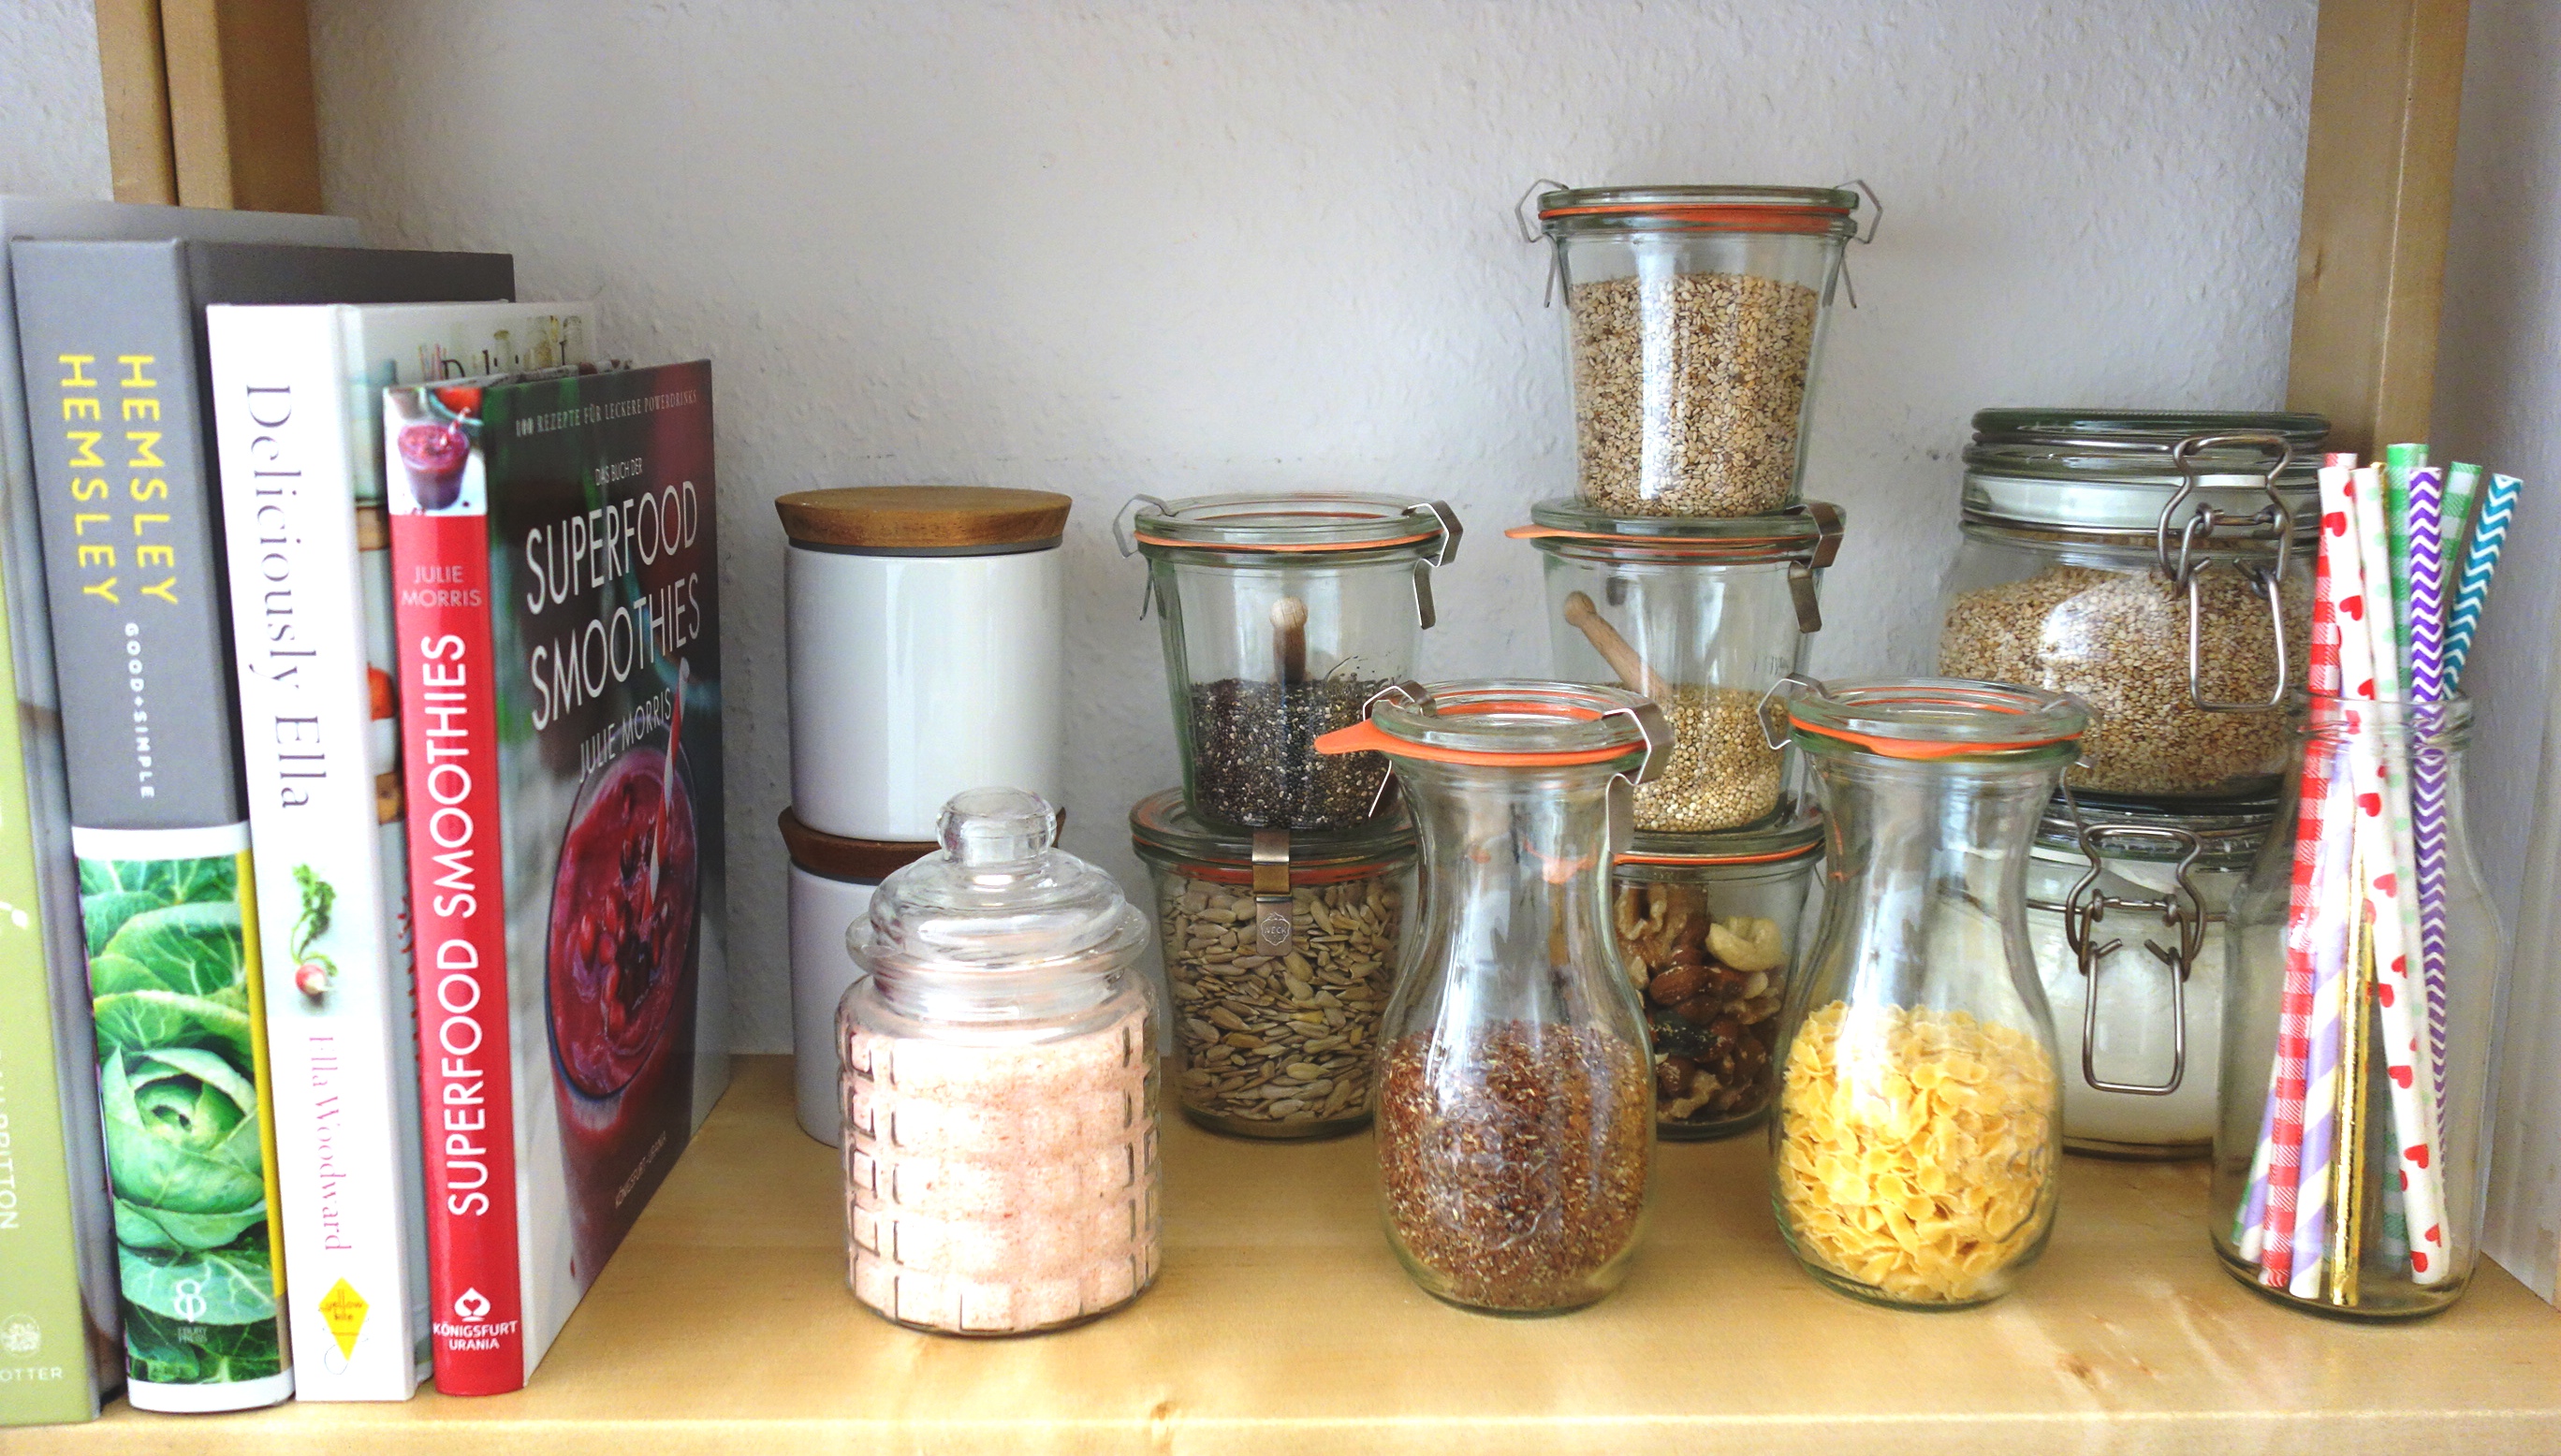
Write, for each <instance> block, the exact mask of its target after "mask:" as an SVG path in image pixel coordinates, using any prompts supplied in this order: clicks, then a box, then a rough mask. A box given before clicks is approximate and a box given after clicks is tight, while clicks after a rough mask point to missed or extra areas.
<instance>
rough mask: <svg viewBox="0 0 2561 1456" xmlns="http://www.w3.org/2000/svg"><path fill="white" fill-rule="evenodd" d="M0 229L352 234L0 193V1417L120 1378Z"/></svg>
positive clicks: (81, 956)
mask: <svg viewBox="0 0 2561 1456" xmlns="http://www.w3.org/2000/svg"><path fill="white" fill-rule="evenodd" d="M12 238H31V239H32V238H52V239H113V238H205V239H230V240H235V241H241V242H269V243H297V242H298V243H335V244H346V243H355V242H356V241H357V235H356V224H355V222H354V220H352V219H348V218H321V217H306V216H301V215H295V214H284V213H247V212H229V211H223V210H219V209H210V208H166V207H148V206H137V205H130V204H122V203H106V202H89V201H84V200H74V199H65V198H35V197H7V196H0V600H4V601H5V602H6V603H7V608H8V609H7V614H6V615H7V621H6V624H5V631H0V711H5V710H8V709H14V712H10V713H9V714H8V718H7V721H6V722H5V723H0V1132H5V1136H6V1146H5V1148H0V1155H5V1157H6V1159H7V1162H8V1170H7V1171H8V1179H9V1193H10V1195H11V1199H10V1209H9V1213H10V1216H9V1217H6V1218H0V1426H11V1425H28V1424H38V1423H45V1422H54V1421H74V1420H85V1419H88V1418H90V1417H92V1416H94V1415H96V1414H97V1410H98V1402H99V1400H100V1399H101V1398H102V1397H103V1396H105V1395H107V1394H110V1393H112V1392H113V1391H114V1390H116V1389H117V1388H119V1387H120V1386H122V1385H123V1383H124V1361H123V1359H122V1351H121V1344H120V1329H119V1326H120V1321H119V1320H118V1319H117V1316H116V1300H115V1235H114V1223H113V1221H112V1219H111V1217H110V1216H109V1208H108V1202H107V1193H106V1168H105V1162H104V1155H103V1153H102V1152H101V1150H100V1148H99V1144H98V1135H99V1128H98V1109H97V1076H96V1060H95V1057H94V1054H93V1052H92V1050H91V1049H92V1046H93V1038H92V1036H91V1028H90V1022H89V998H88V957H87V953H86V947H85V944H84V943H83V940H82V936H81V919H80V908H81V906H80V879H79V874H78V871H77V869H76V867H75V865H74V863H73V860H72V846H71V809H70V805H69V801H68V798H67V791H66V789H65V786H64V781H63V735H62V721H61V718H60V716H59V715H58V714H57V712H56V708H55V697H54V658H53V631H52V626H51V623H50V622H49V621H48V619H47V616H46V610H45V589H44V559H43V554H42V549H41V546H40V543H39V540H38V535H37V530H36V521H35V509H36V483H35V466H34V457H33V455H32V454H31V452H30V446H31V440H30V438H29V435H28V429H27V424H28V420H27V410H26V395H25V392H24V387H23V379H22V375H21V373H20V370H19V360H18V314H17V305H16V295H15V293H14V292H13V290H12V289H11V287H10V279H9V259H8V249H7V243H6V240H8V239H12Z"/></svg>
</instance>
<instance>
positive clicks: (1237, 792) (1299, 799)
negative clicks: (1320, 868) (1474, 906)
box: [1112, 491, 1459, 831]
mask: <svg viewBox="0 0 2561 1456" xmlns="http://www.w3.org/2000/svg"><path fill="white" fill-rule="evenodd" d="M1112 534H1113V535H1114V536H1115V537H1116V538H1117V539H1118V541H1119V545H1120V550H1121V554H1122V555H1124V556H1127V555H1143V556H1144V557H1145V558H1146V559H1147V593H1146V595H1145V596H1144V597H1142V598H1140V610H1141V611H1142V612H1143V611H1145V610H1146V609H1147V608H1148V607H1149V606H1151V605H1152V606H1153V608H1154V609H1155V612H1156V617H1157V620H1158V622H1159V623H1161V624H1162V626H1163V634H1164V647H1165V683H1166V687H1167V688H1168V690H1169V691H1170V693H1171V695H1172V699H1173V710H1174V740H1175V744H1176V746H1177V748H1178V749H1179V750H1180V752H1181V755H1182V763H1183V796H1184V799H1185V801H1186V802H1188V803H1189V804H1190V805H1191V807H1192V811H1193V812H1194V813H1196V814H1198V815H1200V816H1201V817H1202V818H1203V819H1206V820H1209V821H1210V822H1212V823H1216V824H1222V825H1228V826H1232V827H1235V828H1239V829H1247V830H1256V829H1305V830H1322V831H1338V830H1345V829H1349V828H1352V827H1354V826H1356V825H1358V824H1360V823H1362V822H1363V821H1365V820H1367V819H1369V818H1370V817H1371V816H1372V815H1373V814H1375V813H1378V812H1380V810H1381V809H1382V808H1383V807H1384V803H1383V801H1382V799H1381V798H1380V790H1381V789H1382V788H1383V787H1384V786H1385V784H1386V782H1387V763H1386V760H1384V759H1382V758H1380V757H1379V756H1378V755H1377V754H1375V753H1361V754H1354V755H1352V756H1350V757H1344V758H1337V757H1328V756H1325V755H1323V754H1320V753H1318V752H1316V750H1315V747H1314V744H1315V740H1316V738H1317V737H1318V736H1319V735H1321V734H1323V733H1325V732H1328V731H1330V730H1332V729H1334V728H1342V727H1345V726H1346V725H1349V724H1354V723H1358V722H1360V721H1361V717H1362V714H1363V713H1364V712H1365V711H1366V709H1367V708H1368V705H1369V700H1370V698H1371V697H1372V695H1374V694H1376V693H1377V692H1378V691H1379V690H1380V689H1382V688H1385V687H1387V686H1388V685H1389V684H1391V683H1396V682H1400V681H1402V680H1404V679H1406V678H1408V677H1411V676H1412V675H1413V673H1414V668H1415V653H1416V650H1417V649H1418V647H1419V646H1420V645H1421V634H1422V633H1423V632H1424V631H1426V630H1428V629H1429V628H1430V627H1431V626H1432V624H1433V621H1434V618H1435V612H1434V609H1433V603H1432V568H1433V567H1435V566H1447V565H1449V564H1450V562H1451V560H1452V559H1453V558H1454V557H1456V555H1457V553H1458V536H1459V527H1458V518H1457V514H1456V513H1455V512H1453V511H1451V509H1450V507H1449V506H1448V505H1447V504H1445V503H1443V502H1440V501H1417V500H1414V499H1413V498H1411V497H1407V496H1384V495H1355V494H1351V493H1347V492H1340V491H1297V492H1287V493H1279V494H1265V495H1218V496H1198V497H1193V498H1190V499H1186V500H1177V501H1161V500H1158V499H1156V498H1155V497H1154V496H1138V497H1135V498H1133V499H1132V500H1131V501H1130V502H1129V504H1128V505H1126V506H1124V507H1122V508H1121V513H1120V515H1119V517H1118V518H1116V519H1115V520H1114V521H1113V522H1112Z"/></svg>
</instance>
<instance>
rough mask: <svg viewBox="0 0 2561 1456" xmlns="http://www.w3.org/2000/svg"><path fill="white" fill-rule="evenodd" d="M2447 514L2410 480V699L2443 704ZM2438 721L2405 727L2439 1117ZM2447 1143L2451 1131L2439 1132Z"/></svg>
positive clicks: (2441, 815) (2428, 489)
mask: <svg viewBox="0 0 2561 1456" xmlns="http://www.w3.org/2000/svg"><path fill="white" fill-rule="evenodd" d="M2443 507H2444V500H2443V498H2442V495H2441V493H2440V476H2439V473H2438V471H2437V470H2436V468H2435V467H2433V466H2427V465H2422V466H2420V467H2419V468H2418V469H2416V470H2413V471H2411V472H2410V699H2411V701H2412V702H2414V703H2438V702H2442V701H2444V699H2445V696H2446V683H2445V676H2444V670H2443V669H2444V651H2445V632H2444V629H2443V627H2442V625H2441V624H2442V623H2443V622H2444V621H2445V619H2446V602H2445V596H2444V592H2443V590H2442V587H2443V585H2444V582H2445V557H2444V553H2443V551H2442V550H2441V549H2440V547H2439V543H2438V522H2439V514H2438V513H2439V512H2440V511H2441V510H2442V509H2443ZM2435 723H2436V720H2435V716H2434V715H2432V714H2426V713H2419V714H2414V715H2412V721H2411V722H2410V723H2408V724H2405V725H2404V726H2403V734H2404V741H2405V742H2406V743H2407V744H2408V745H2409V754H2410V838H2411V846H2412V852H2413V856H2414V858H2415V860H2416V862H2417V869H2418V873H2419V984H2420V987H2421V989H2422V990H2423V991H2424V992H2425V993H2426V996H2427V1004H2428V1069H2429V1074H2430V1079H2431V1081H2432V1082H2433V1083H2434V1090H2435V1092H2436V1096H2437V1110H2438V1112H2439V1113H2441V1114H2442V1113H2443V1112H2444V1111H2445V1106H2446V755H2445V754H2444V753H2443V752H2441V751H2439V750H2437V749H2436V748H2434V747H2431V746H2428V745H2427V744H2428V742H2429V740H2430V739H2431V738H2432V737H2433V728H2434V727H2435ZM2438 1132H2439V1138H2440V1140H2441V1141H2442V1139H2443V1135H2444V1129H2442V1128H2440V1129H2439V1130H2438Z"/></svg>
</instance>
